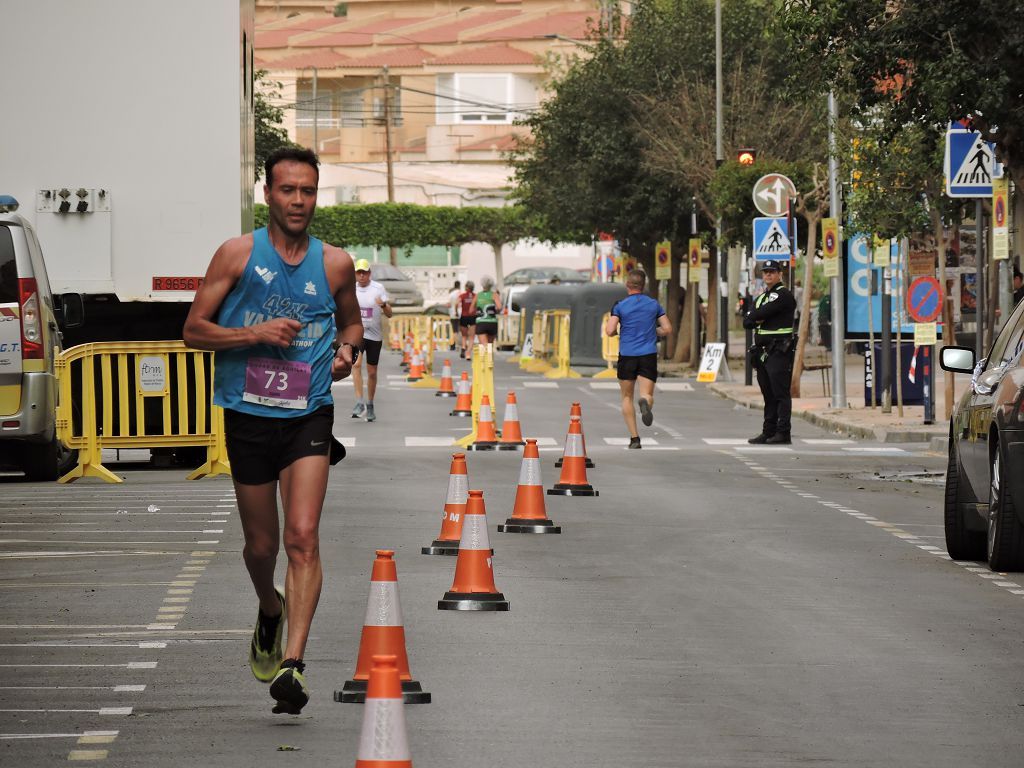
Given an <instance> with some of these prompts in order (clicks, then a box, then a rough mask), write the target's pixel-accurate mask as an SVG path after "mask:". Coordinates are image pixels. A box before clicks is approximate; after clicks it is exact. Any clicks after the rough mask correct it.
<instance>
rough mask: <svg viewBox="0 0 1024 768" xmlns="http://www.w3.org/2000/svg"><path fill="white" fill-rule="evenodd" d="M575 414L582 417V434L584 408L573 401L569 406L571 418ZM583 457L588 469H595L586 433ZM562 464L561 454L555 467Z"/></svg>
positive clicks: (581, 429)
mask: <svg viewBox="0 0 1024 768" xmlns="http://www.w3.org/2000/svg"><path fill="white" fill-rule="evenodd" d="M573 416H579V417H580V434H581V435H582V434H583V408H581V407H580V404H579V403H573V404H572V405H571V406H569V418H570V419H571V418H572V417H573ZM583 458H584V459H585V460H586V463H587V469H593V468H594V462H592V461H591V460H590V457H589V456H588V455H587V438H586V435H584V437H583ZM561 466H562V457H561V456H559V457H558V459H557V460H556V461H555V467H559V468H560V467H561Z"/></svg>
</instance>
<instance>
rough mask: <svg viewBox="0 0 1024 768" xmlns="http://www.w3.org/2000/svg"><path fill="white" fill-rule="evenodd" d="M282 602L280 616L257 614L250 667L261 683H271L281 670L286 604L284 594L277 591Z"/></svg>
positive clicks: (261, 612) (250, 653) (251, 646)
mask: <svg viewBox="0 0 1024 768" xmlns="http://www.w3.org/2000/svg"><path fill="white" fill-rule="evenodd" d="M275 591H276V592H277V597H278V599H279V600H280V601H281V614H280V615H279V616H273V617H271V616H266V615H265V614H264V613H263V611H258V612H257V617H256V629H254V630H253V632H252V642H251V643H250V644H249V667H250V668H251V669H252V675H253V677H255V678H256V679H257V680H259V681H260V682H261V683H269V682H270V681H271V680H273V679H274V675H276V674H277V670H278V669H280V668H281V659H282V658H283V657H284V654H283V653H282V651H281V635H282V634H283V633H284V622H285V615H286V612H285V602H284V592H282V591H281V590H280V589H278V590H275Z"/></svg>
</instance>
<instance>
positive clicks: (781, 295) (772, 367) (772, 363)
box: [743, 259, 796, 445]
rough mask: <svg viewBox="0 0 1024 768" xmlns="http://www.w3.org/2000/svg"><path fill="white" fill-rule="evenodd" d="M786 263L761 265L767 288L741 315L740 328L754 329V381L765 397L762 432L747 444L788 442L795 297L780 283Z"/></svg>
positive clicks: (791, 407) (791, 408)
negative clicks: (755, 377)
mask: <svg viewBox="0 0 1024 768" xmlns="http://www.w3.org/2000/svg"><path fill="white" fill-rule="evenodd" d="M784 265H785V262H780V261H775V260H774V259H769V260H768V261H765V262H762V264H761V276H762V277H763V279H764V284H765V286H766V290H765V292H764V293H762V294H761V295H760V296H758V297H757V298H756V299H754V302H753V304H754V305H753V308H752V309H751V310H750V312H748V313H747V316H746V317H744V318H743V327H744V328H751V329H753V331H754V345H753V346H752V347H751V348H750V353H749V354H750V357H751V362H752V364H753V366H754V370H756V371H757V384H758V386H759V387H761V394H762V395H763V396H764V426H763V427H762V428H761V434H759V435H758V436H757V437H752V438H750V440H748V441H747V442H748V443H753V444H755V445H759V444H761V443H767V444H769V445H789V444H790V443H791V442H792V439H791V438H790V415H791V414H792V412H793V398H792V397H791V395H790V393H789V387H790V381H791V379H792V377H793V357H794V354H795V352H796V337H795V336H794V335H793V318H794V315H795V314H796V299H795V298H794V297H793V294H792V292H790V290H789V289H788V288H787V287H786V286H785V285H783V284H782V268H783V266H784Z"/></svg>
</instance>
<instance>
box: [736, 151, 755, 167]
mask: <svg viewBox="0 0 1024 768" xmlns="http://www.w3.org/2000/svg"><path fill="white" fill-rule="evenodd" d="M755 160H757V150H756V149H751V148H749V147H744V148H743V149H740V150H738V151H737V152H736V162H738V163H739V164H740V165H753V164H754V161H755Z"/></svg>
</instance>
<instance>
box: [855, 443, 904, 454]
mask: <svg viewBox="0 0 1024 768" xmlns="http://www.w3.org/2000/svg"><path fill="white" fill-rule="evenodd" d="M843 450H844V451H850V452H851V453H906V450H904V449H903V448H887V447H884V446H880V445H879V446H873V445H865V446H854V447H851V448H843Z"/></svg>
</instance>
